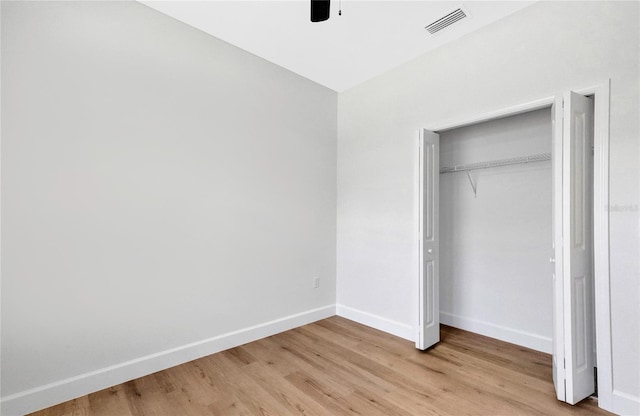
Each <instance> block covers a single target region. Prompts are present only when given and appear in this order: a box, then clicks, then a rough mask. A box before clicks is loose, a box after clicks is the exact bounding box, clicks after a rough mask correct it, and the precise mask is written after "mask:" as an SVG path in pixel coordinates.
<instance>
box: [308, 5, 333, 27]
mask: <svg viewBox="0 0 640 416" xmlns="http://www.w3.org/2000/svg"><path fill="white" fill-rule="evenodd" d="M330 5H331V0H311V21H312V22H324V21H325V20H327V19H328V18H329V7H330Z"/></svg>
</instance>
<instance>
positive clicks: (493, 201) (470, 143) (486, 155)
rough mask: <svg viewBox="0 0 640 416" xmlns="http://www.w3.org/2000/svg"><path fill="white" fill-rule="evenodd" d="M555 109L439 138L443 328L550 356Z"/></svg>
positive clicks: (531, 113) (441, 314)
mask: <svg viewBox="0 0 640 416" xmlns="http://www.w3.org/2000/svg"><path fill="white" fill-rule="evenodd" d="M551 134H552V125H551V111H550V109H549V108H546V109H541V110H536V111H532V112H527V113H523V114H519V115H515V116H511V117H505V118H501V119H498V120H492V121H488V122H484V123H479V124H474V125H471V126H466V127H461V128H457V129H452V130H448V131H445V132H442V133H440V152H439V154H440V177H439V179H440V189H439V195H440V198H439V200H440V201H439V208H440V221H439V226H440V227H439V228H440V322H441V323H443V324H447V325H451V326H454V327H459V328H462V329H466V330H470V331H473V332H478V333H482V334H485V335H488V336H491V337H494V338H498V339H501V340H504V341H507V342H511V343H515V344H519V345H523V346H526V347H529V348H533V349H536V350H540V351H544V352H547V353H551V346H552V345H551V337H552V330H553V323H552V279H551V275H552V269H551V266H550V264H549V253H550V245H551V241H552V227H551V221H552V218H551V211H552V201H551V197H552V195H551V183H552V182H551V181H552V177H551Z"/></svg>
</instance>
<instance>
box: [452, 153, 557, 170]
mask: <svg viewBox="0 0 640 416" xmlns="http://www.w3.org/2000/svg"><path fill="white" fill-rule="evenodd" d="M545 160H551V153H541V154H538V155H531V156H522V157H512V158H510V159H500V160H492V161H490V162H478V163H469V164H466V165H456V166H447V167H443V168H441V169H440V173H451V172H463V171H469V170H477V169H488V168H497V167H500V166H510V165H520V164H522V163H532V162H544V161H545Z"/></svg>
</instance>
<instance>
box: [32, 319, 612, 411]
mask: <svg viewBox="0 0 640 416" xmlns="http://www.w3.org/2000/svg"><path fill="white" fill-rule="evenodd" d="M347 414H349V415H351V414H356V415H365V416H375V415H384V416H391V415H565V414H566V415H607V414H610V413H607V412H605V411H603V410H601V409H599V408H598V407H597V403H596V402H595V401H593V400H586V401H583V402H582V403H580V404H579V405H577V406H570V405H567V404H565V403H561V402H558V401H557V400H556V399H555V393H554V389H553V384H552V381H551V357H550V356H549V355H547V354H543V353H539V352H536V351H532V350H529V349H526V348H523V347H518V346H515V345H512V344H507V343H504V342H501V341H497V340H494V339H491V338H486V337H483V336H480V335H476V334H472V333H469V332H465V331H461V330H458V329H454V328H451V327H446V326H443V327H442V342H440V343H439V344H438V345H437V346H435V347H434V348H432V349H430V350H429V351H426V352H420V351H418V350H416V349H414V346H413V343H411V342H408V341H405V340H403V339H400V338H397V337H394V336H392V335H388V334H385V333H383V332H380V331H377V330H374V329H371V328H368V327H365V326H362V325H359V324H357V323H354V322H351V321H349V320H346V319H344V318H339V317H332V318H329V319H325V320H323V321H319V322H316V323H313V324H311V325H307V326H304V327H301V328H297V329H294V330H291V331H287V332H284V333H281V334H278V335H275V336H272V337H269V338H265V339H262V340H259V341H256V342H252V343H250V344H246V345H243V346H241V347H237V348H233V349H231V350H228V351H224V352H221V353H218V354H214V355H211V356H208V357H205V358H201V359H199V360H196V361H192V362H190V363H186V364H183V365H180V366H177V367H174V368H171V369H168V370H165V371H161V372H159V373H155V374H152V375H149V376H146V377H142V378H140V379H137V380H133V381H130V382H128V383H124V384H121V385H118V386H115V387H112V388H109V389H106V390H102V391H99V392H97V393H93V394H90V395H88V396H84V397H82V398H79V399H76V400H73V401H70V402H67V403H63V404H61V405H58V406H55V407H52V408H49V409H46V410H43V411H40V412H37V413H33V415H37V416H45V415H46V416H52V415H55V416H63V415H64V416H81V415H82V416H98V415H100V416H129V415H135V416H142V415H149V416H151V415H154V416H159V415H162V416H164V415H166V416H182V415H273V416H284V415H347Z"/></svg>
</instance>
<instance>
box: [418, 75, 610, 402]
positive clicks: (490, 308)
mask: <svg viewBox="0 0 640 416" xmlns="http://www.w3.org/2000/svg"><path fill="white" fill-rule="evenodd" d="M596 91H600V92H599V93H596V94H599V96H600V97H601V98H603V100H601V101H599V103H600V104H599V106H597V105H595V98H596V96H595V95H594V96H592V97H587V96H585V95H581V94H577V93H575V92H571V91H567V92H566V93H564V94H563V95H562V96H556V97H550V98H546V99H543V100H539V101H538V102H534V103H531V104H526V105H522V106H517V107H515V108H516V110H514V111H510V112H506V111H500V112H497V113H495V114H496V115H493V116H491V117H485V116H482V117H478V118H476V121H475V122H466V123H460V124H455V125H453V126H450V127H446V128H442V129H440V131H439V132H438V133H436V132H434V131H429V130H426V129H421V130H420V135H419V136H420V137H419V139H418V163H417V166H418V169H417V171H418V175H417V182H416V184H417V187H416V190H417V194H416V197H417V201H418V206H417V211H418V222H417V225H418V227H417V228H418V260H419V261H418V279H417V293H418V298H419V302H418V304H419V308H418V309H419V310H418V321H417V334H416V348H418V349H423V350H424V349H427V348H429V347H430V346H432V345H434V344H435V343H437V342H438V341H439V339H440V333H439V332H440V331H439V325H440V323H444V324H448V325H451V326H454V327H458V328H462V329H466V330H469V331H472V332H477V333H480V334H483V335H487V336H490V337H494V338H497V339H501V340H504V341H507V342H511V343H514V344H518V345H522V346H525V347H529V348H533V349H536V350H539V351H544V352H547V353H551V354H552V357H553V379H554V385H555V387H556V395H557V397H558V399H559V400H563V401H566V402H568V403H571V404H574V403H576V402H577V401H579V400H581V399H583V398H585V397H587V396H588V395H590V394H592V393H594V391H595V386H596V384H597V383H596V382H595V381H596V375H595V374H596V371H595V365H596V356H598V358H599V359H600V358H601V357H602V358H604V359H605V360H606V361H605V362H604V366H605V371H606V373H607V376H606V377H605V378H604V380H605V381H606V382H607V385H609V383H608V380H609V375H610V364H609V359H608V357H610V349H608V348H606V347H607V344H606V343H607V339H610V332H609V330H608V329H609V328H608V326H607V325H606V319H604V318H606V316H608V314H609V311H608V303H607V302H606V301H607V297H606V296H607V293H608V286H607V285H608V274H607V273H605V272H606V268H605V266H606V264H607V263H606V259H607V257H606V252H607V251H606V247H608V238H607V234H606V233H604V232H603V231H606V225H607V222H606V218H607V217H606V212H605V211H604V210H603V209H602V206H601V205H602V204H601V201H602V200H603V199H604V198H605V197H606V195H608V194H607V192H608V188H607V187H606V180H605V179H606V175H604V174H603V172H605V173H606V169H605V167H606V166H607V165H606V157H605V156H606V154H607V153H606V150H607V147H606V145H607V144H608V134H607V131H606V130H605V127H606V126H607V123H605V122H606V120H607V119H608V118H605V117H608V110H607V106H606V105H607V103H608V101H606V98H607V95H606V94H605V93H606V91H607V89H606V88H605V87H598V88H596ZM523 107H526V108H527V109H526V110H523ZM483 117H484V118H483ZM597 120H599V122H598V121H597ZM445 126H446V125H445ZM594 155H595V157H594ZM594 184H597V186H594ZM594 270H597V273H596V272H595V271H594ZM596 303H597V304H598V305H599V309H600V311H599V314H598V315H597V316H596V313H595V309H596ZM603 317H604V318H603ZM596 326H597V327H598V329H599V333H600V334H601V335H599V338H598V339H597V340H596V336H595V335H596ZM596 345H597V346H598V348H596ZM601 346H602V347H604V348H602V350H600V347H601ZM607 391H609V389H607Z"/></svg>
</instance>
